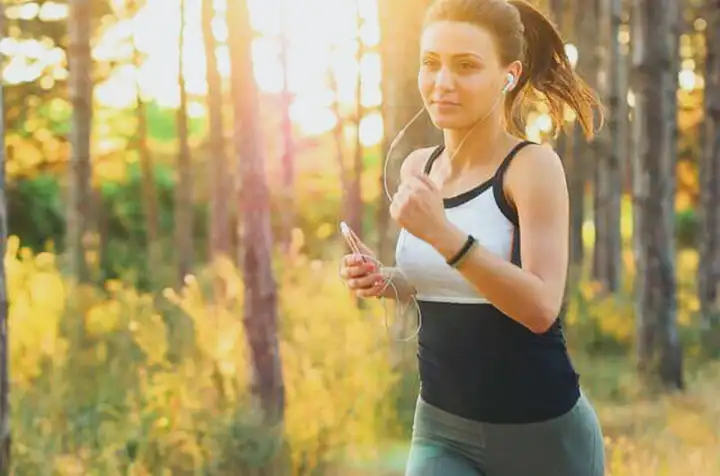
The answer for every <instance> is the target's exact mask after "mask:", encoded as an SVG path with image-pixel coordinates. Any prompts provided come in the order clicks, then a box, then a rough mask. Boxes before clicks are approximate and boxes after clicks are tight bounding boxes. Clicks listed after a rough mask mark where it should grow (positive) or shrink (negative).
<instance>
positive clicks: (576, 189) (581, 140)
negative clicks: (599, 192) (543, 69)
mask: <svg viewBox="0 0 720 476" xmlns="http://www.w3.org/2000/svg"><path fill="white" fill-rule="evenodd" d="M593 5H594V3H593ZM573 6H574V10H573V11H572V16H573V19H574V22H573V26H574V28H573V38H574V42H575V46H576V47H577V49H578V62H577V65H576V69H577V72H578V74H580V75H581V76H582V77H583V78H584V79H585V80H586V81H587V82H588V84H589V85H590V86H592V87H595V86H596V78H597V62H596V58H595V46H596V38H597V26H598V25H597V21H594V20H595V18H594V17H593V16H592V15H588V14H587V11H586V9H585V8H581V7H579V6H577V5H575V4H574V5H573ZM593 8H594V7H593ZM594 159H595V150H594V148H593V147H592V145H591V144H590V143H588V141H587V140H586V139H585V137H584V135H583V132H582V129H581V128H580V125H579V124H578V123H577V122H576V123H575V124H574V125H573V138H572V154H571V156H570V160H569V161H567V167H566V173H567V176H568V189H569V195H570V264H571V271H572V272H571V275H572V277H573V278H574V277H579V274H580V269H581V268H582V265H583V261H584V259H585V243H584V241H583V225H584V223H585V204H586V200H587V197H586V186H587V181H588V175H589V174H588V169H589V167H588V164H592V163H594ZM570 281H574V279H571V280H570Z"/></svg>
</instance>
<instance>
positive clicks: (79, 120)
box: [66, 0, 93, 283]
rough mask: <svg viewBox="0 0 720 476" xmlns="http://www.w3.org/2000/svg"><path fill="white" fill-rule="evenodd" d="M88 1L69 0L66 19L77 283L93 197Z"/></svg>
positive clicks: (70, 220) (85, 276)
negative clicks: (91, 181)
mask: <svg viewBox="0 0 720 476" xmlns="http://www.w3.org/2000/svg"><path fill="white" fill-rule="evenodd" d="M90 5H91V2H90V0H72V1H71V2H70V12H69V16H68V36H69V45H68V53H67V56H68V65H69V71H70V79H69V81H68V92H69V96H70V105H71V108H72V122H71V130H70V148H71V153H70V171H69V173H70V177H69V183H68V215H67V244H66V246H67V252H68V258H69V272H70V275H71V276H72V277H73V278H74V279H76V280H77V282H78V283H88V282H89V281H90V269H89V267H88V263H87V261H86V259H85V249H84V248H85V246H84V245H85V244H86V243H87V240H88V239H89V236H88V234H89V230H90V216H91V208H90V207H91V203H92V194H91V192H90V190H91V185H90V180H91V176H92V169H91V164H90V144H91V128H92V107H93V104H92V103H93V101H92V98H93V89H92V88H93V84H92V75H91V71H92V59H91V56H90V34H91V6H90Z"/></svg>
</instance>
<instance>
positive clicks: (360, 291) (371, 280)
mask: <svg viewBox="0 0 720 476" xmlns="http://www.w3.org/2000/svg"><path fill="white" fill-rule="evenodd" d="M343 235H344V237H345V240H346V241H347V244H348V246H349V247H350V249H351V250H353V253H351V254H347V255H345V256H344V257H343V260H342V267H341V268H340V277H341V278H342V279H343V280H344V281H345V283H346V284H347V286H348V287H349V288H350V289H351V290H352V291H353V292H354V293H355V295H356V296H357V297H378V296H380V295H381V294H382V293H383V292H384V291H385V287H386V281H385V278H384V277H383V275H382V267H381V266H380V263H378V262H377V261H375V259H374V256H375V253H373V252H372V250H371V249H370V248H368V246H367V245H366V244H365V243H363V242H362V240H360V238H359V237H358V236H357V235H356V234H355V232H354V231H353V230H352V229H351V228H350V227H346V228H345V231H344V233H343Z"/></svg>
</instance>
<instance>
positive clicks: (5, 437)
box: [0, 4, 11, 475]
mask: <svg viewBox="0 0 720 476" xmlns="http://www.w3.org/2000/svg"><path fill="white" fill-rule="evenodd" d="M4 20H5V8H4V5H1V4H0V38H2V37H4V36H5V21H4ZM4 104H5V95H4V91H3V84H2V83H0V109H2V110H4V108H3V107H2V106H4ZM5 159H6V156H5V116H4V115H3V114H0V474H3V475H4V474H9V473H10V441H11V434H10V403H9V400H10V398H9V396H10V379H9V376H8V369H9V363H8V359H9V358H10V352H9V349H8V317H9V316H8V313H9V304H8V295H7V292H8V291H7V276H6V274H5V253H6V252H7V249H6V248H7V238H8V228H7V210H8V207H7V202H6V198H5Z"/></svg>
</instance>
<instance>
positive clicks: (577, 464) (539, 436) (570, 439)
mask: <svg viewBox="0 0 720 476" xmlns="http://www.w3.org/2000/svg"><path fill="white" fill-rule="evenodd" d="M423 449H424V450H423ZM428 449H432V450H431V451H430V450H428ZM422 455H434V456H433V458H434V459H435V460H437V458H438V457H439V456H438V455H440V456H442V458H446V459H447V458H448V457H453V456H454V457H456V458H458V459H461V460H462V461H463V462H464V463H465V464H468V465H471V466H472V467H474V469H475V471H476V474H478V475H483V476H495V475H498V476H530V475H538V474H542V475H543V476H571V475H572V476H603V474H604V459H605V455H604V448H603V437H602V432H601V429H600V424H599V421H598V419H597V416H596V414H595V411H594V409H593V407H592V405H591V404H590V402H589V401H588V399H587V398H586V397H585V395H581V396H580V398H579V399H578V401H577V402H576V404H575V405H574V406H573V408H572V409H571V410H570V411H568V412H566V413H565V414H563V415H561V416H559V417H557V418H553V419H550V420H546V421H541V422H536V423H522V424H515V423H513V424H496V423H483V422H477V421H473V420H468V419H465V418H461V417H458V416H456V415H453V414H450V413H448V412H446V411H444V410H442V409H440V408H436V407H434V406H432V405H430V404H428V403H427V402H425V401H423V400H422V399H421V398H418V401H417V407H416V410H415V421H414V426H413V438H412V448H411V458H410V459H411V460H412V461H409V463H412V467H413V468H422V467H423V462H422V461H418V458H419V459H420V460H422V458H423V456H422ZM413 458H414V460H413ZM428 464H429V463H428ZM433 464H436V463H433ZM425 466H427V465H425ZM409 469H410V466H409ZM408 474H410V475H413V476H415V475H432V474H434V473H432V472H427V471H425V472H422V471H420V472H418V471H417V470H416V471H415V472H410V473H408Z"/></svg>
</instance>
